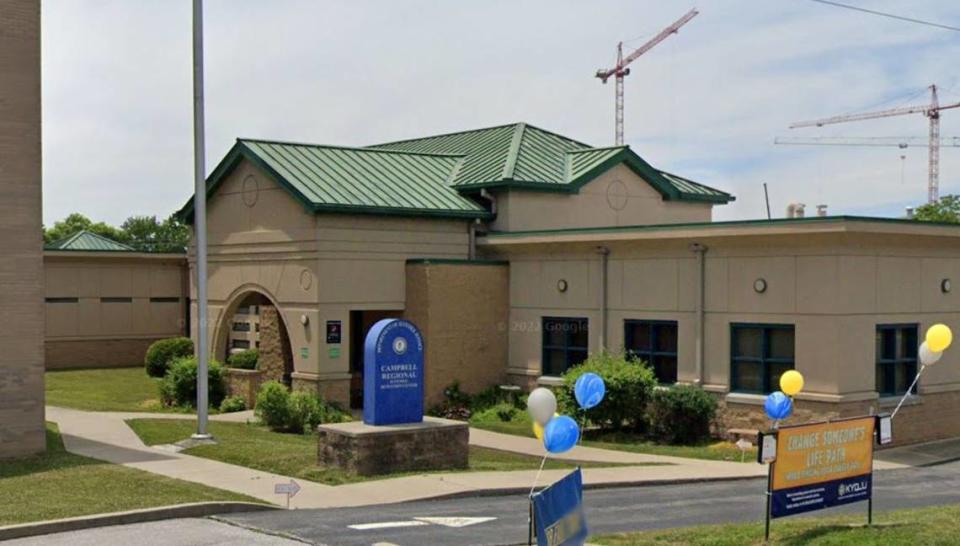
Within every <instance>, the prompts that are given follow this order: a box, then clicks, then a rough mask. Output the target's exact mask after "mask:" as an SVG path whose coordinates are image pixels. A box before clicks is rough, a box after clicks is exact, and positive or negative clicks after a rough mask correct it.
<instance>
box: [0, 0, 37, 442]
mask: <svg viewBox="0 0 960 546" xmlns="http://www.w3.org/2000/svg"><path fill="white" fill-rule="evenodd" d="M40 154H41V151H40V2H39V0H3V1H2V2H0V233H2V234H3V246H4V248H3V252H2V253H0V302H2V308H0V347H3V353H2V355H0V458H4V457H13V456H19V455H25V454H29V453H35V452H39V451H43V449H44V447H45V439H44V431H43V418H44V412H43V400H44V397H43V328H44V323H43V255H42V246H43V241H42V231H41V229H42V228H41V189H40V176H41V172H40Z"/></svg>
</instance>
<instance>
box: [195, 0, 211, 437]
mask: <svg viewBox="0 0 960 546" xmlns="http://www.w3.org/2000/svg"><path fill="white" fill-rule="evenodd" d="M204 146H205V143H204V117H203V0H193V178H194V184H195V187H194V194H193V232H194V241H195V243H196V258H197V432H196V434H194V435H193V438H195V439H209V438H211V435H210V434H209V433H208V432H207V417H208V416H207V412H208V405H209V402H208V400H207V397H208V391H207V381H208V377H207V374H208V372H207V368H208V362H207V361H208V359H209V358H210V349H209V347H208V342H207V187H206V186H207V184H206V170H207V167H206V157H205V152H204Z"/></svg>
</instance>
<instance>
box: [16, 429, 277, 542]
mask: <svg viewBox="0 0 960 546" xmlns="http://www.w3.org/2000/svg"><path fill="white" fill-rule="evenodd" d="M0 499H3V502H2V503H0V525H13V524H16V523H26V522H30V521H40V520H47V519H58V518H68V517H74V516H84V515H89V514H98V513H103V512H117V511H122V510H134V509H137V508H150V507H153V506H165V505H170V504H180V503H185V502H201V501H225V500H227V501H249V502H262V501H258V500H256V499H252V498H249V497H245V496H243V495H237V494H234V493H231V492H229V491H222V490H220V489H214V488H211V487H206V486H204V485H199V484H195V483H191V482H185V481H181V480H175V479H172V478H166V477H163V476H157V475H155V474H150V473H148V472H144V471H141V470H135V469H132V468H126V467H123V466H119V465H115V464H110V463H105V462H102V461H97V460H95V459H89V458H87V457H81V456H80V455H74V454H72V453H67V452H66V450H64V448H63V442H62V441H61V440H60V434H59V432H58V430H57V427H56V425H54V424H53V423H48V424H47V452H46V453H45V454H43V455H37V456H33V457H25V458H22V459H14V460H10V461H4V462H3V463H2V464H0Z"/></svg>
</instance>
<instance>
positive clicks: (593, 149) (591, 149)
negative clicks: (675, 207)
mask: <svg viewBox="0 0 960 546" xmlns="http://www.w3.org/2000/svg"><path fill="white" fill-rule="evenodd" d="M627 148H630V146H629V145H628V144H620V145H618V146H601V147H599V148H583V149H580V150H568V151H567V152H566V153H568V154H584V153H587V152H602V151H605V150H616V149H627ZM675 176H676V175H675Z"/></svg>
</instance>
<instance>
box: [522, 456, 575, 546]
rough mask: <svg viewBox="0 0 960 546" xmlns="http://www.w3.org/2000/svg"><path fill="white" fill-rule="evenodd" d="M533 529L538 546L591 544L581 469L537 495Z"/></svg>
mask: <svg viewBox="0 0 960 546" xmlns="http://www.w3.org/2000/svg"><path fill="white" fill-rule="evenodd" d="M530 501H531V502H532V503H533V526H534V530H535V532H536V535H537V546H579V545H582V544H583V543H584V542H585V541H586V540H587V518H586V516H584V514H583V475H582V474H581V473H580V469H579V468H578V469H576V470H574V471H573V472H571V473H570V474H567V475H566V476H565V477H563V478H562V479H560V481H558V482H556V483H554V484H552V485H550V486H549V487H547V488H545V489H543V490H542V491H539V492H537V493H534V494H533V496H532V497H531V498H530Z"/></svg>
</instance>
